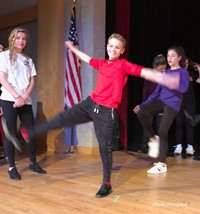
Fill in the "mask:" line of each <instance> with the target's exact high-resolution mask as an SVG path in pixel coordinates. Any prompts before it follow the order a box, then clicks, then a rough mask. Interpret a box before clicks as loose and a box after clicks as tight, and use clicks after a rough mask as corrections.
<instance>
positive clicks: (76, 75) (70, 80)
mask: <svg viewBox="0 0 200 214" xmlns="http://www.w3.org/2000/svg"><path fill="white" fill-rule="evenodd" d="M71 12H72V13H71V23H70V29H69V36H68V39H69V41H71V42H73V44H74V46H76V48H79V43H78V36H77V32H76V20H75V4H73V5H72V11H71ZM80 68H81V62H80V60H79V59H78V57H77V56H76V55H75V54H74V53H72V52H71V51H70V50H69V49H67V53H66V70H65V109H68V108H71V107H72V106H73V105H75V104H77V103H79V102H80V101H81V100H82V92H81V75H80Z"/></svg>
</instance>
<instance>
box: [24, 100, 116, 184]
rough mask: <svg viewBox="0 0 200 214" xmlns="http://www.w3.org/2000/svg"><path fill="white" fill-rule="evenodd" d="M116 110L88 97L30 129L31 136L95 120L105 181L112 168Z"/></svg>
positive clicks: (108, 179) (107, 179)
mask: <svg viewBox="0 0 200 214" xmlns="http://www.w3.org/2000/svg"><path fill="white" fill-rule="evenodd" d="M116 113H117V112H116V110H115V109H112V108H107V107H104V106H100V105H97V104H96V103H94V102H93V101H92V99H91V98H90V97H88V98H87V99H86V100H84V101H83V102H81V103H79V104H77V105H75V106H73V107H72V108H70V109H68V110H66V111H63V112H61V113H59V114H58V115H57V116H56V117H54V118H53V119H51V120H49V121H48V122H44V123H42V124H39V125H37V126H36V127H35V128H34V129H32V130H31V129H29V128H28V130H29V133H30V137H31V138H34V137H35V136H36V135H39V134H41V133H44V132H47V131H50V130H53V129H58V128H63V127H70V126H74V125H76V124H82V123H86V122H90V121H93V123H94V128H95V133H96V137H97V140H98V143H99V150H100V155H101V159H102V163H103V181H104V182H108V181H110V177H111V170H112V148H111V142H112V139H113V130H114V128H115V120H116Z"/></svg>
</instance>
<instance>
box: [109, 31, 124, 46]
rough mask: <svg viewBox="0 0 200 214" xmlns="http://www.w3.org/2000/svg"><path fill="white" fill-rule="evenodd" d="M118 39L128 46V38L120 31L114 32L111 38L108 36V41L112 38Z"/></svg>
mask: <svg viewBox="0 0 200 214" xmlns="http://www.w3.org/2000/svg"><path fill="white" fill-rule="evenodd" d="M113 38H114V39H117V40H119V41H120V42H122V44H123V46H124V48H125V46H126V40H125V39H124V37H123V36H122V35H120V34H118V33H113V34H112V35H111V36H110V37H109V38H108V42H109V41H110V40H111V39H113Z"/></svg>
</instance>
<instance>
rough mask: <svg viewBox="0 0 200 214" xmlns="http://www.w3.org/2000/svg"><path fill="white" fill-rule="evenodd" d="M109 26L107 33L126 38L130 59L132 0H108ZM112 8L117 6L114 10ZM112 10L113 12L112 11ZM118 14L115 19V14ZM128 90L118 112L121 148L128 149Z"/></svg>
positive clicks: (126, 55) (125, 90)
mask: <svg viewBox="0 0 200 214" xmlns="http://www.w3.org/2000/svg"><path fill="white" fill-rule="evenodd" d="M106 6H107V17H106V18H107V22H106V23H107V27H106V29H107V30H106V35H107V37H109V36H110V34H112V33H119V34H121V35H122V36H124V38H125V39H126V42H127V44H126V50H125V52H124V54H123V55H122V57H123V58H126V59H128V51H129V48H128V47H129V32H130V0H126V1H122V0H114V1H112V0H110V1H109V0H108V1H107V4H106ZM112 8H115V11H114V12H113V10H112ZM111 11H112V12H111ZM114 14H115V15H116V16H115V17H114V19H113V15H114ZM127 92H128V86H127V84H126V86H125V87H124V90H123V96H122V102H121V104H120V106H119V109H118V112H119V115H120V126H119V127H120V148H121V149H126V148H127V146H128V143H127V142H128V141H127V133H128V131H127V130H128V129H127V121H128V120H127V109H128V106H127V103H128V100H127V96H128V95H127Z"/></svg>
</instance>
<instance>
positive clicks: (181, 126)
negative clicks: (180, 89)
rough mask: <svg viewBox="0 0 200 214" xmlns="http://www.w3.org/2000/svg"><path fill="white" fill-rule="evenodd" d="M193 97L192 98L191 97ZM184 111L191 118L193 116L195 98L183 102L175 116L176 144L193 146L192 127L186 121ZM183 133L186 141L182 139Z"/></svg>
mask: <svg viewBox="0 0 200 214" xmlns="http://www.w3.org/2000/svg"><path fill="white" fill-rule="evenodd" d="M193 97H194V96H193ZM184 110H186V111H187V112H188V113H189V114H190V115H191V116H192V117H193V118H194V116H195V98H194V99H193V100H191V99H189V100H183V103H182V105H181V109H180V111H179V113H178V114H177V116H176V142H177V144H183V142H184V141H185V143H186V144H190V145H193V140H194V127H193V126H192V125H191V124H190V122H189V121H188V120H187V119H186V117H185V114H184ZM184 132H185V134H186V135H185V137H186V140H184V139H183V137H184Z"/></svg>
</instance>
